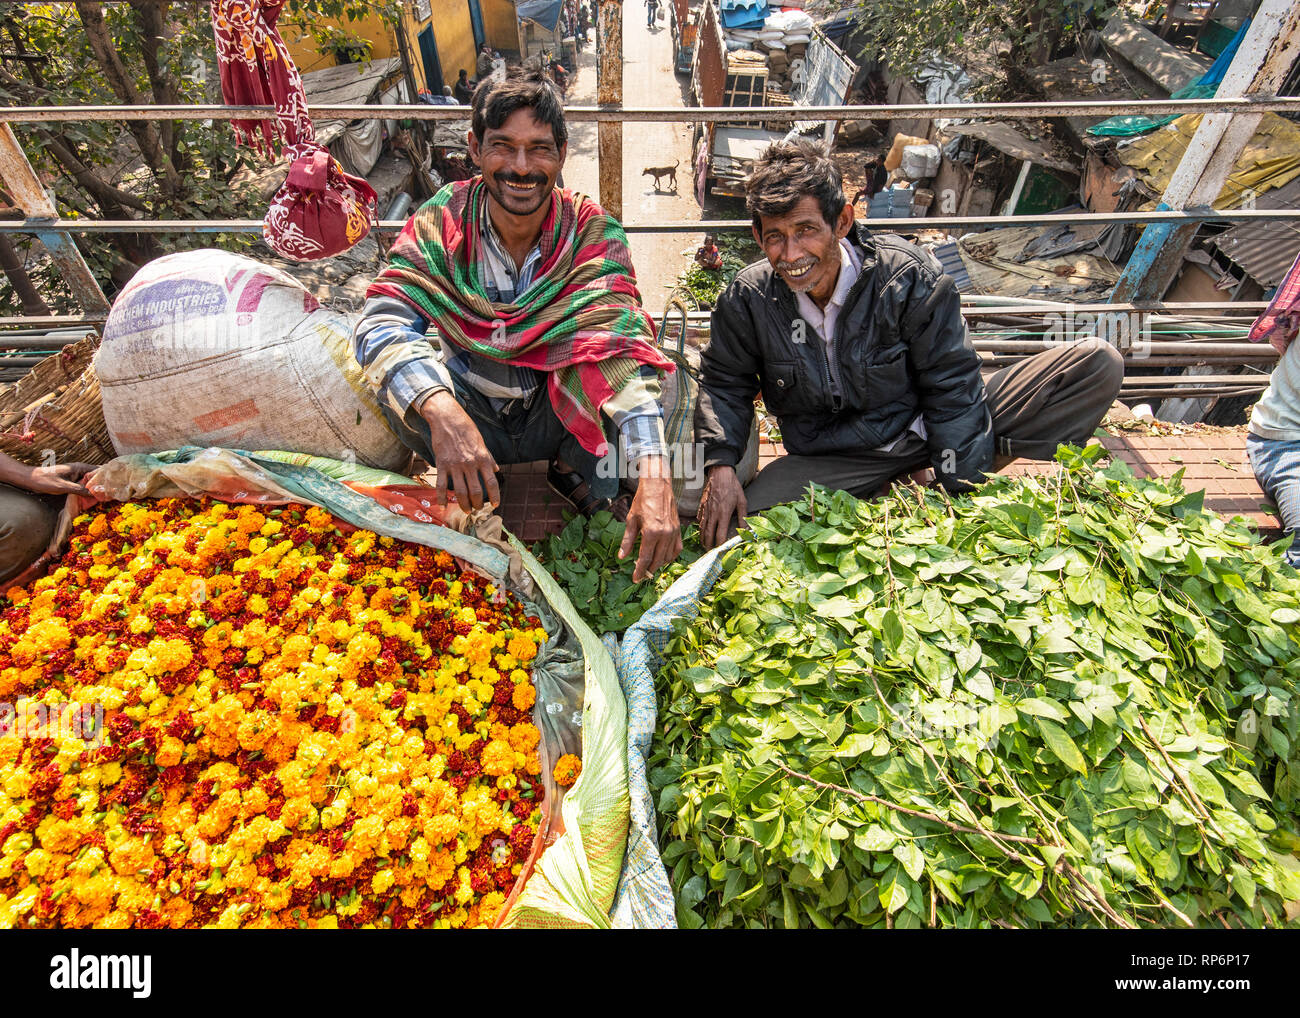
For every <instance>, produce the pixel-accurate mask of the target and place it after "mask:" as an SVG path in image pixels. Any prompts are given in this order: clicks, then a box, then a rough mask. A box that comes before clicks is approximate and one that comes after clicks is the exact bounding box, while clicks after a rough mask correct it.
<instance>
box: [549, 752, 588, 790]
mask: <svg viewBox="0 0 1300 1018" xmlns="http://www.w3.org/2000/svg"><path fill="white" fill-rule="evenodd" d="M581 773H582V761H581V760H579V759H578V758H577V757H576V756H574V755H573V754H572V753H565V754H564V756H562V757H560V759H559V760H558V761H557V762H556V764H555V770H554V771H552V772H551V774H552V776H553V777H554V778H555V783H556V784H557V785H560V786H561V787H563V788H567V787H568V786H569V785H571V784H573V783H574V782H575V781H577V780H578V775H579V774H581Z"/></svg>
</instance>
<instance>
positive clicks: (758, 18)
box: [721, 0, 767, 28]
mask: <svg viewBox="0 0 1300 1018" xmlns="http://www.w3.org/2000/svg"><path fill="white" fill-rule="evenodd" d="M721 11H722V26H723V27H724V28H762V27H763V22H764V21H766V20H767V0H722V5H721Z"/></svg>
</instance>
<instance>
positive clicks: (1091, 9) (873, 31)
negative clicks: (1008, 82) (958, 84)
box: [855, 0, 1119, 75]
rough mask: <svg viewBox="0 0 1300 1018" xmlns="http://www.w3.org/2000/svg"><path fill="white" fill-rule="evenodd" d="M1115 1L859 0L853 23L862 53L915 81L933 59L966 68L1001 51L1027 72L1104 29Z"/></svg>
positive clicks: (1013, 63) (1116, 4) (1014, 65)
mask: <svg viewBox="0 0 1300 1018" xmlns="http://www.w3.org/2000/svg"><path fill="white" fill-rule="evenodd" d="M1118 6H1119V4H1118V2H1117V0H1095V2H1086V3H1085V2H1082V0H1026V2H1025V3H1022V4H1009V3H1006V2H1005V0H869V2H868V0H859V2H858V4H857V8H856V13H855V18H856V21H857V23H858V25H859V26H860V28H861V29H862V30H863V32H864V34H865V35H866V36H867V38H868V39H869V43H868V45H867V46H866V48H865V50H864V51H863V53H862V56H863V57H865V58H867V59H868V60H872V59H879V60H882V61H883V62H884V63H885V64H887V65H888V66H889V67H891V68H892V69H893V70H895V71H896V72H898V73H901V74H907V75H912V74H915V72H916V71H917V70H918V69H920V68H921V67H922V66H923V65H924V64H925V63H926V61H927V60H928V59H930V58H931V57H933V56H939V57H943V58H945V59H948V60H952V61H953V62H954V63H958V64H960V63H962V56H963V54H968V53H969V52H971V51H972V50H976V49H979V50H985V51H992V50H996V49H1001V50H1002V51H1004V52H1005V53H1006V54H1007V57H1008V60H1009V63H1010V65H1012V66H1013V67H1018V68H1020V69H1023V68H1025V67H1028V66H1032V65H1033V64H1035V63H1041V62H1044V61H1045V60H1047V59H1049V57H1050V55H1051V53H1052V51H1053V49H1054V48H1055V47H1056V46H1057V45H1058V44H1059V43H1060V42H1062V41H1063V40H1065V39H1068V38H1069V37H1071V36H1073V35H1076V34H1077V33H1081V32H1082V31H1083V30H1084V29H1086V28H1088V27H1089V26H1090V25H1091V24H1094V23H1095V24H1100V23H1102V22H1104V21H1105V20H1106V18H1108V17H1109V16H1110V15H1111V14H1112V13H1113V12H1114V11H1115V10H1116V9H1117V8H1118Z"/></svg>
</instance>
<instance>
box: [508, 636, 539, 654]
mask: <svg viewBox="0 0 1300 1018" xmlns="http://www.w3.org/2000/svg"><path fill="white" fill-rule="evenodd" d="M506 651H507V652H508V653H509V654H510V656H511V657H515V658H518V659H519V660H520V661H531V660H532V659H533V658H535V657H536V656H537V645H536V644H535V643H533V641H532V638H531V637H529V636H526V635H524V634H523V633H518V634H516V635H515V636H512V637H510V642H509V643H508V644H506Z"/></svg>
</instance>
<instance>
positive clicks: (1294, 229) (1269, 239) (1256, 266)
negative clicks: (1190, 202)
mask: <svg viewBox="0 0 1300 1018" xmlns="http://www.w3.org/2000/svg"><path fill="white" fill-rule="evenodd" d="M1297 206H1300V177H1297V178H1296V179H1295V180H1292V181H1291V182H1290V183H1287V184H1284V185H1282V186H1281V187H1279V188H1276V189H1274V190H1272V191H1265V192H1264V193H1263V194H1261V195H1260V196H1259V197H1258V198H1256V199H1255V208H1257V209H1293V208H1296V207H1297ZM1210 243H1211V244H1212V245H1213V246H1214V247H1217V248H1218V249H1219V250H1220V251H1222V252H1223V253H1224V254H1225V255H1227V256H1228V257H1229V258H1231V259H1232V260H1233V261H1234V262H1236V263H1237V264H1238V265H1240V266H1241V267H1242V268H1243V269H1245V270H1246V272H1247V273H1248V274H1249V275H1250V277H1251V278H1252V279H1254V280H1255V281H1257V282H1258V283H1259V284H1260V285H1261V286H1263V287H1264V288H1265V289H1268V288H1269V287H1273V286H1277V284H1278V283H1280V282H1282V277H1283V276H1285V275H1286V273H1287V269H1289V268H1291V263H1292V262H1294V261H1295V259H1296V255H1297V254H1300V224H1298V223H1295V222H1291V221H1278V220H1273V221H1271V222H1261V223H1239V224H1237V225H1236V226H1233V227H1231V228H1230V229H1227V230H1224V231H1223V233H1220V234H1219V235H1218V236H1217V237H1214V238H1212V239H1211V240H1210Z"/></svg>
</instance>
